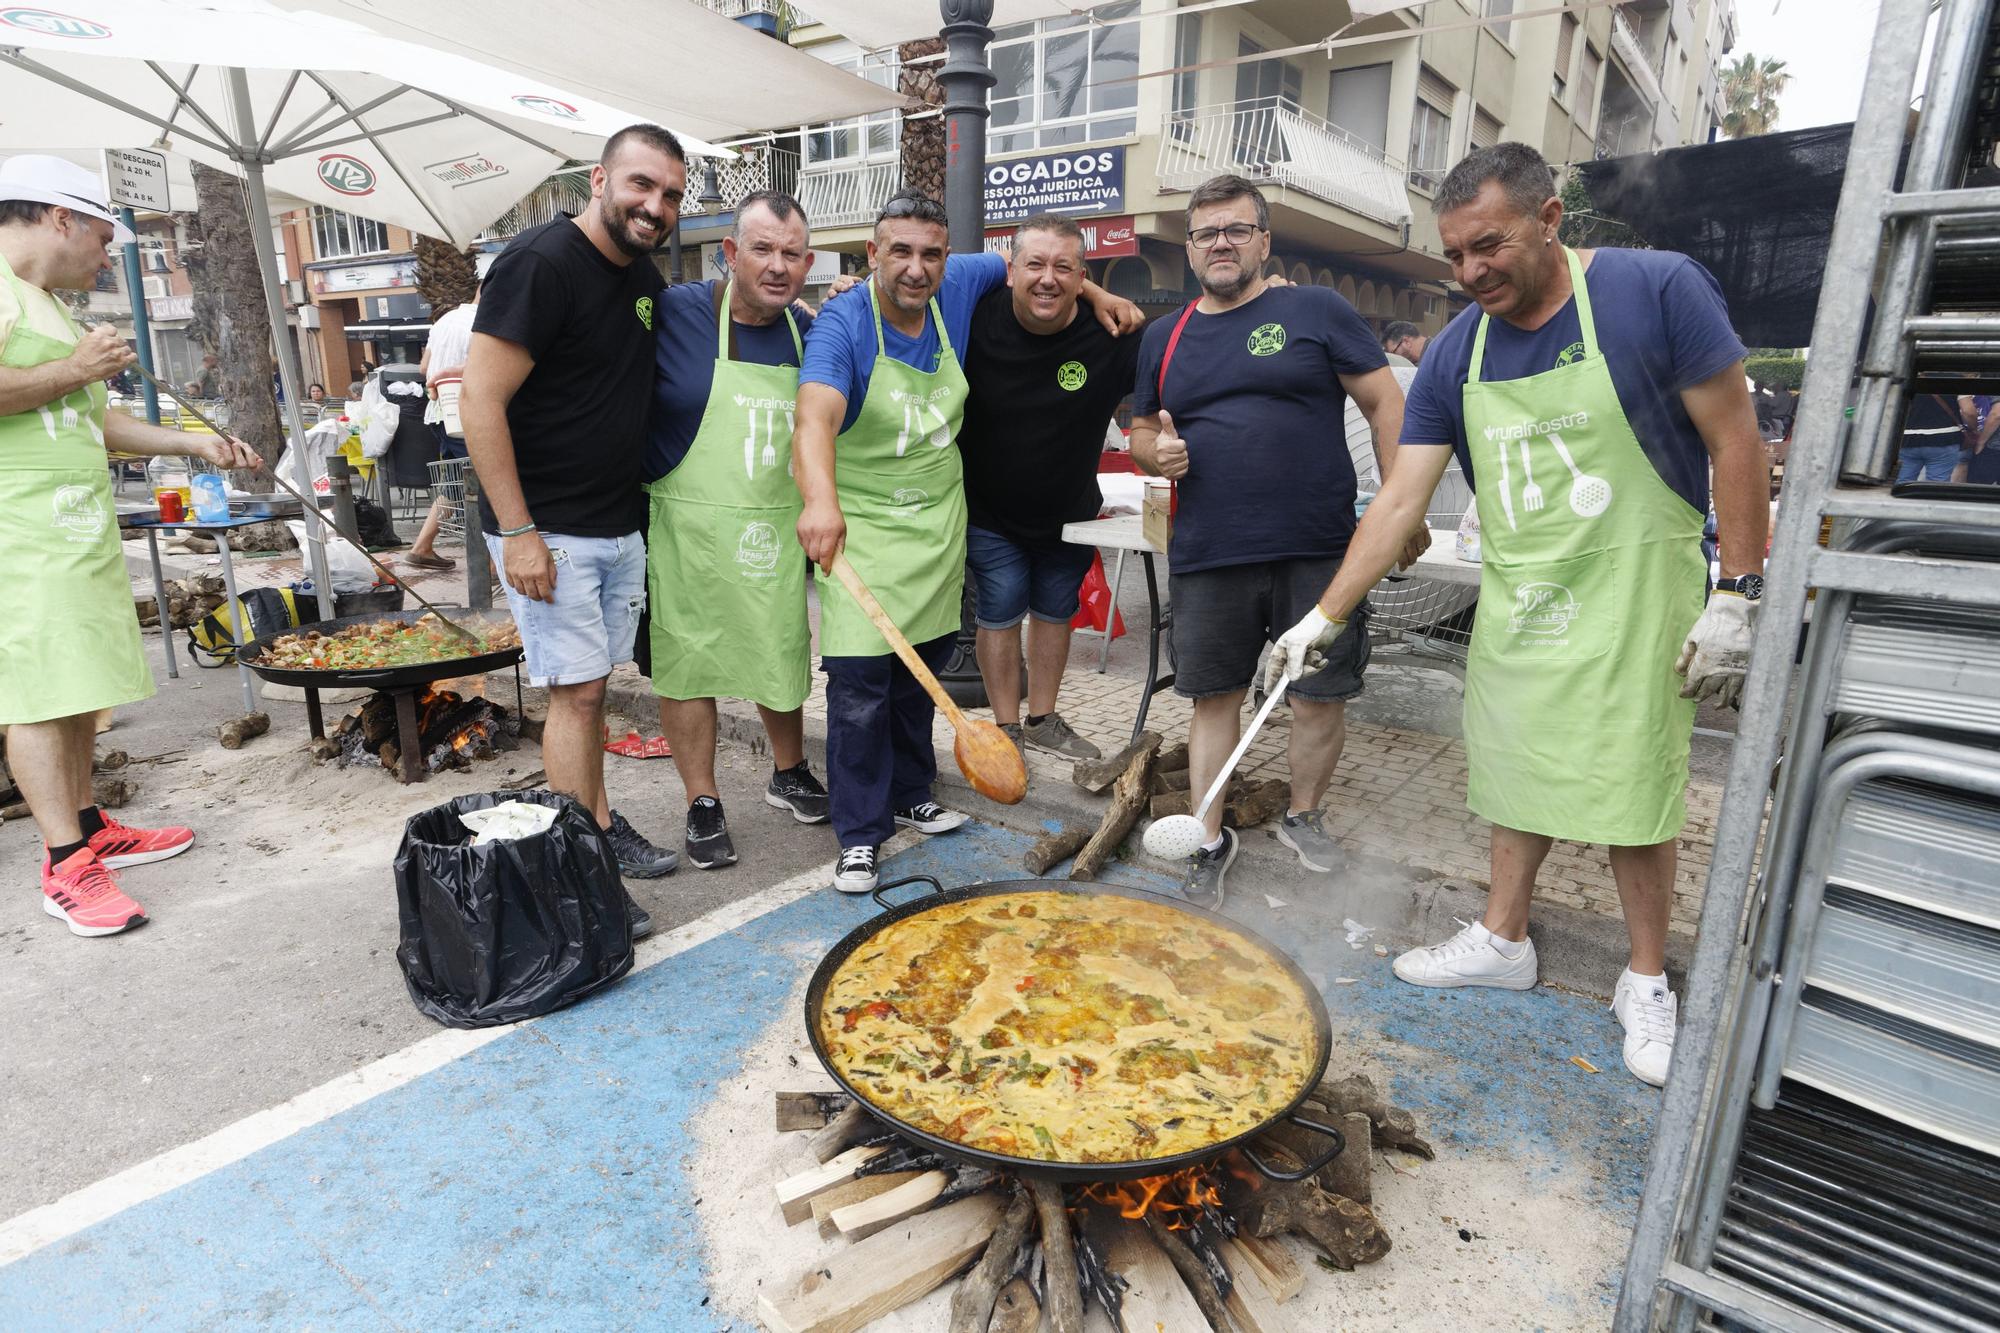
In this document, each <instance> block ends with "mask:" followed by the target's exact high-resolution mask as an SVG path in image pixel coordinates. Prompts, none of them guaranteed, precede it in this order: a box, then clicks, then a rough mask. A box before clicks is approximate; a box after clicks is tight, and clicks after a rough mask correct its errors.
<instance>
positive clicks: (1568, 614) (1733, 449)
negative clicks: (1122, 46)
mask: <svg viewBox="0 0 2000 1333" xmlns="http://www.w3.org/2000/svg"><path fill="white" fill-rule="evenodd" d="M1432 206H1433V208H1435V209H1436V210H1437V213H1438V230H1439V234H1440V235H1441V236H1442V238H1443V240H1444V246H1445V257H1446V258H1447V259H1449V260H1450V261H1451V265H1452V272H1453V276H1454V277H1455V278H1456V279H1457V281H1458V283H1459V285H1460V286H1461V287H1462V288H1464V289H1465V290H1466V291H1467V292H1468V293H1470V294H1471V295H1472V297H1473V299H1474V301H1475V302H1476V303H1477V304H1476V306H1474V307H1473V308H1471V309H1468V310H1466V311H1464V312H1463V313H1461V314H1460V315H1459V316H1458V318H1457V319H1455V320H1453V321H1452V323H1451V325H1450V326H1449V327H1447V328H1446V329H1445V330H1444V332H1442V333H1441V334H1439V335H1438V337H1437V338H1436V340H1435V341H1434V342H1432V344H1431V346H1430V347H1429V349H1428V350H1427V352H1426V353H1425V356H1424V362H1423V366H1422V368H1421V369H1420V370H1419V371H1418V372H1417V378H1416V381H1415V383H1414V384H1413V385H1412V386H1411V388H1410V397H1409V405H1408V409H1407V411H1406V412H1405V414H1404V418H1403V435H1402V445H1403V447H1402V449H1401V450H1400V451H1399V454H1398V457H1399V460H1400V461H1399V466H1398V468H1397V470H1396V471H1395V472H1393V473H1392V474H1391V475H1390V477H1389V480H1388V481H1387V483H1386V484H1385V485H1384V486H1383V488H1382V491H1381V493H1380V494H1378V495H1377V496H1376V497H1375V499H1374V500H1373V501H1372V502H1371V503H1370V504H1369V506H1368V512H1367V514H1366V515H1365V516H1364V517H1363V519H1362V522H1361V525H1360V528H1359V530H1358V531H1357V532H1356V534H1355V538H1354V541H1353V544H1352V546H1351V547H1350V549H1349V551H1348V556H1347V559H1346V560H1345V561H1344V562H1343V563H1342V565H1341V568H1340V572H1339V573H1338V575H1336V577H1335V578H1334V580H1333V582H1332V584H1331V585H1330V586H1329V587H1328V588H1327V589H1326V591H1325V593H1324V594H1323V595H1322V596H1321V597H1320V599H1319V601H1318V603H1317V604H1316V605H1315V606H1314V607H1313V608H1312V609H1311V610H1310V611H1308V612H1307V614H1306V616H1305V617H1304V618H1303V619H1302V620H1301V621H1300V622H1299V624H1298V625H1296V626H1294V627H1293V628H1292V629H1291V630H1289V631H1287V632H1286V634H1285V636H1284V637H1283V638H1282V639H1280V640H1279V650H1280V654H1282V657H1283V660H1282V661H1281V662H1280V663H1278V664H1277V666H1278V667H1279V668H1280V669H1284V670H1297V669H1299V668H1300V667H1301V666H1303V665H1309V664H1310V663H1311V661H1312V660H1313V658H1314V656H1315V655H1316V653H1318V652H1322V651H1326V650H1327V649H1329V648H1334V649H1335V651H1338V649H1337V647H1335V646H1336V645H1338V644H1340V643H1341V642H1342V641H1343V640H1344V639H1350V638H1354V637H1356V636H1355V635H1351V634H1343V632H1342V630H1343V622H1344V621H1345V619H1346V618H1347V617H1348V616H1349V615H1350V614H1351V611H1352V608H1354V607H1356V606H1358V605H1359V604H1360V602H1361V599H1362V597H1363V596H1364V595H1366V593H1367V591H1368V589H1369V588H1371V587H1373V586H1374V585H1375V582H1376V581H1377V580H1378V579H1380V578H1381V577H1382V575H1383V573H1384V572H1385V571H1386V570H1387V569H1388V567H1389V564H1390V562H1391V560H1392V559H1393V558H1394V556H1395V554H1396V552H1397V551H1398V550H1399V549H1400V546H1401V543H1402V539H1403V533H1404V532H1405V531H1407V529H1408V526H1409V525H1410V524H1411V523H1417V522H1422V521H1423V514H1424V510H1425V507H1426V504H1427V502H1428V501H1429V499H1430V494H1431V490H1432V488H1433V487H1434V486H1435V485H1436V484H1437V480H1438V478H1439V477H1440V476H1442V475H1443V473H1444V469H1445V466H1446V464H1447V463H1448V462H1449V460H1450V458H1451V456H1452V453H1453V451H1456V452H1457V454H1458V456H1459V461H1460V463H1461V465H1462V467H1463V470H1464V473H1465V476H1466V478H1467V480H1469V481H1471V482H1472V484H1473V485H1474V487H1475V488H1476V489H1477V491H1478V496H1479V520H1480V536H1481V546H1482V556H1483V567H1482V570H1481V577H1480V598H1479V610H1478V619H1477V621H1476V623H1475V625H1474V629H1473V639H1472V647H1471V652H1470V658H1469V661H1468V664H1467V668H1466V691H1465V748H1466V760H1467V766H1468V770H1469V777H1468V783H1467V786H1468V803H1469V804H1470V805H1471V808H1472V810H1473V812H1474V813H1475V814H1479V815H1481V816H1483V817H1485V818H1487V819H1489V820H1491V821H1492V824H1493V833H1492V843H1493V846H1492V857H1493V867H1492V876H1491V882H1492V889H1491V892H1490V895H1489V897H1488V899H1487V907H1486V912H1485V916H1484V919H1483V920H1481V921H1477V922H1474V923H1473V924H1472V925H1470V926H1467V927H1466V928H1465V929H1464V930H1463V931H1461V932H1459V933H1458V934H1457V935H1455V936H1454V937H1452V938H1451V939H1449V940H1447V941H1445V942H1444V943H1442V944H1439V945H1435V946H1433V947H1430V948H1423V949H1414V950H1411V951H1410V952H1408V953H1406V954H1404V955H1402V956H1401V957H1400V958H1398V959H1397V960H1396V964H1395V971H1396V975H1397V976H1398V977H1400V978H1402V979H1403V980H1404V981H1407V982H1411V983H1413V984H1415V985H1419V986H1447V987H1455V986H1497V987H1501V988H1503V989H1509V990H1526V989H1528V988H1530V987H1532V986H1534V984H1535V982H1536V962H1535V946H1534V944H1533V942H1532V941H1530V940H1529V939H1528V907H1529V902H1530V899H1531V897H1532V895H1533V892H1534V883H1535V875H1536V872H1537V871H1538V870H1539V869H1540V867H1541V864H1542V861H1543V859H1544V858H1545V857H1546V856H1547V854H1548V852H1549V848H1550V846H1551V844H1552V843H1553V841H1554V839H1556V838H1563V839H1566V840H1569V841H1574V842H1595V843H1602V844H1604V845H1606V846H1607V847H1608V848H1609V850H1610V861H1611V871H1612V875H1613V877H1614V878H1615V879H1616V880H1617V884H1618V892H1619V897H1620V899H1621V900H1622V901H1623V903H1624V906H1625V922H1626V930H1627V934H1628V935H1629V937H1630V942H1631V961H1630V964H1629V965H1628V967H1627V969H1626V971H1625V973H1624V974H1623V975H1622V976H1621V977H1620V978H1619V979H1618V983H1617V986H1616V989H1615V998H1616V1002H1615V1005H1614V1012H1615V1013H1616V1014H1617V1016H1618V1019H1619V1021H1620V1023H1622V1024H1623V1025H1624V1027H1625V1033H1626V1036H1625V1042H1624V1055H1625V1064H1626V1067H1627V1068H1628V1069H1629V1070H1631V1072H1632V1073H1633V1074H1634V1076H1636V1077H1638V1078H1640V1079H1642V1080H1644V1081H1645V1082H1648V1083H1652V1084H1655V1085H1658V1084H1660V1083H1661V1082H1663V1081H1664V1079H1665V1077H1666V1073H1667V1067H1668V1063H1669V1061H1670V1059H1671V1057H1672V1055H1673V1044H1674V1033H1675V1024H1676V1004H1675V1000H1674V995H1673V992H1672V990H1671V989H1670V988H1669V986H1668V982H1667V978H1666V976H1665V948H1666V938H1667V922H1668V918H1669V913H1670V909H1671V907H1672V902H1673V884H1674V866H1675V855H1676V849H1677V835H1678V833H1679V831H1680V828H1681V826H1682V824H1683V823H1684V821H1685V819H1686V801H1685V789H1686V785H1687V754H1688V736H1689V733H1690V731H1691V729H1692V725H1693V722H1694V708H1695V703H1694V701H1695V700H1696V699H1697V698H1712V699H1715V700H1717V701H1718V702H1729V701H1730V700H1731V699H1733V698H1734V697H1735V696H1736V695H1738V694H1739V693H1740V691H1741V688H1742V678H1743V673H1744V669H1745V667H1746V666H1747V664H1748V659H1749V649H1750V638H1751V621H1752V611H1753V610H1754V607H1755V605H1756V599H1757V598H1758V597H1759V596H1760V595H1761V594H1762V592H1763V578H1762V575H1761V572H1760V571H1761V570H1762V568H1763V558H1764V541H1765V535H1766V532H1767V530H1768V525H1769V519H1770V511H1769V502H1770V471H1769V466H1768V464H1767V463H1766V461H1765V457H1764V447H1763V441H1762V439H1761V438H1760V437H1759V435H1758V430H1757V418H1756V412H1755V410H1754V408H1753V407H1752V405H1751V402H1750V393H1749V388H1748V386H1747V384H1746V382H1745V380H1744V378H1743V345H1742V343H1741V342H1740V341H1738V339H1737V337H1736V334H1735V332H1734V331H1733V330H1732V329H1731V327H1730V324H1729V312H1728V310H1727V309H1726V308H1725V306H1724V304H1723V300H1722V294H1721V292H1720V290H1719V289H1718V288H1717V286H1716V283H1715V280H1714V279H1713V278H1711V277H1710V276H1709V274H1708V273H1707V272H1706V271H1705V270H1703V269H1702V267H1701V266H1700V265H1698V264H1696V263H1695V262H1693V261H1692V260H1690V259H1688V258H1687V257H1685V256H1683V255H1677V254H1671V253H1668V252H1666V251H1653V250H1643V251H1642V250H1610V249H1600V250H1594V251H1580V252H1579V251H1571V250H1569V249H1568V248H1567V247H1565V246H1563V245H1561V244H1559V243H1558V242H1557V240H1556V232H1557V228H1558V226H1559V225H1560V223H1561V221H1562V204H1561V202H1560V200H1558V199H1557V198H1556V195H1555V178H1554V174H1553V173H1552V172H1551V171H1550V169H1549V166H1548V163H1547V162H1545V161H1544V160H1543V159H1542V157H1541V155H1540V154H1539V153H1537V152H1536V151H1535V150H1534V149H1532V148H1530V147H1528V146H1527V145H1525V144H1518V143H1503V144H1500V145H1497V146H1496V147H1493V148H1484V149H1480V150H1479V151H1477V152H1475V153H1473V154H1471V155H1470V156H1468V157H1467V158H1466V159H1465V160H1464V161H1462V162H1460V163H1459V164H1458V165H1457V166H1456V167H1454V168H1452V170H1451V172H1450V174H1449V175H1448V176H1447V177H1446V178H1445V180H1444V182H1443V183H1442V184H1441V185H1440V186H1439V189H1438V193H1437V195H1436V198H1435V200H1434V202H1433V205H1432ZM1711 475H1712V476H1713V479H1714V492H1715V509H1716V514H1717V518H1718V527H1719V531H1720V536H1721V563H1722V573H1723V576H1724V577H1723V578H1722V580H1721V581H1720V582H1719V583H1718V584H1717V588H1716V591H1717V595H1716V596H1715V597H1714V598H1713V599H1711V600H1709V601H1708V603H1707V606H1706V607H1705V608H1704V606H1703V584H1704V581H1705V578H1706V575H1707V572H1708V571H1707V561H1706V558H1705V557H1704V556H1703V554H1702V552H1701V545H1700V543H1701V535H1702V527H1703V522H1704V520H1705V518H1706V515H1707V513H1708V505H1709V491H1710V478H1711ZM1277 655H1279V654H1274V656H1277Z"/></svg>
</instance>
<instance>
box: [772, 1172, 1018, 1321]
mask: <svg viewBox="0 0 2000 1333" xmlns="http://www.w3.org/2000/svg"><path fill="white" fill-rule="evenodd" d="M1003 1211H1004V1205H1003V1204H1002V1202H1001V1200H1000V1199H999V1197H998V1196H996V1195H993V1194H977V1195H974V1196H973V1197H972V1198H969V1199H960V1200H959V1201H958V1202H957V1203H954V1204H950V1205H948V1206H946V1207H944V1208H939V1209H937V1210H935V1211H933V1212H929V1213H925V1214H924V1215H923V1216H921V1217H917V1218H912V1219H910V1220H909V1221H907V1222H904V1223H902V1224H900V1225H898V1226H894V1227H891V1228H889V1229H888V1230H887V1231H883V1232H879V1233H877V1234H876V1235H873V1236H870V1237H869V1238H868V1239H867V1240H864V1241H862V1242H861V1243H860V1244H858V1245H854V1246H851V1247H849V1248H848V1249H846V1250H844V1251H842V1252H841V1253H839V1254H835V1255H832V1256H830V1257H828V1258H826V1259H824V1260H822V1261H821V1262H819V1263H817V1264H814V1265H813V1266H812V1267H811V1268H808V1269H807V1270H806V1271H805V1272H803V1273H801V1274H799V1276H798V1277H796V1278H794V1279H792V1280H791V1281H790V1282H787V1283H783V1284H782V1285H780V1286H777V1287H775V1288H773V1289H771V1290H768V1291H766V1292H764V1293H763V1294H762V1295H760V1296H759V1297H758V1298H757V1315H758V1318H759V1319H761V1320H762V1321H763V1324H764V1327H765V1328H767V1329H769V1330H771V1333H853V1330H855V1329H859V1328H862V1327H864V1326H865V1325H866V1324H867V1323H868V1322H869V1321H870V1320H873V1319H879V1318H881V1317H882V1316H883V1315H885V1314H888V1313H889V1312H890V1311H891V1310H898V1309H901V1308H902V1307H903V1306H905V1305H908V1304H909V1303H910V1302H911V1301H914V1300H916V1299H917V1298H919V1297H921V1296H924V1295H926V1294H928V1293H930V1292H932V1291H935V1290H936V1289H937V1288H938V1287H940V1286H942V1285H943V1284H944V1283H945V1282H946V1281H947V1280H949V1279H950V1278H951V1277H952V1276H953V1275H954V1274H956V1273H958V1272H960V1271H962V1270H963V1269H964V1268H965V1267H966V1266H967V1265H968V1264H970V1263H971V1262H972V1261H973V1260H974V1259H976V1258H978V1256H979V1252H980V1251H981V1250H982V1249H984V1248H985V1246H986V1243H987V1241H988V1240H989V1239H991V1237H992V1235H993V1231H994V1229H995V1228H996V1227H998V1226H999V1225H1000V1216H1001V1213H1002V1212H1003Z"/></svg>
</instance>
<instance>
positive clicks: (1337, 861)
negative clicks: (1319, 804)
mask: <svg viewBox="0 0 2000 1333" xmlns="http://www.w3.org/2000/svg"><path fill="white" fill-rule="evenodd" d="M1278 841H1279V842H1282V843H1284V844H1285V846H1287V847H1289V848H1291V849H1292V850H1293V851H1295V852H1297V853H1298V854H1299V864H1300V865H1302V866H1304V867H1305V868H1306V869H1307V870H1317V871H1320V872H1321V873H1325V872H1327V871H1332V870H1338V869H1340V868H1341V867H1342V866H1344V865H1346V864H1347V853H1345V852H1343V851H1341V850H1340V844H1339V843H1337V842H1335V841H1334V840H1333V839H1332V838H1331V837H1329V836H1327V831H1326V811H1324V810H1308V811H1306V812H1305V813H1304V814H1302V815H1286V816H1285V818H1284V820H1283V822H1281V823H1280V824H1279V825H1278Z"/></svg>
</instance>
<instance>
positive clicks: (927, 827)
mask: <svg viewBox="0 0 2000 1333" xmlns="http://www.w3.org/2000/svg"><path fill="white" fill-rule="evenodd" d="M970 818H972V816H971V815H967V814H961V813H959V812H958V811H956V810H947V809H945V808H944V807H943V806H941V805H939V804H938V803H937V802H936V801H918V802H917V803H916V804H915V805H906V806H904V807H903V808H902V809H900V810H898V811H897V812H896V822H897V823H898V824H901V825H902V826H903V827H904V828H913V829H915V830H916V831H917V832H919V833H949V832H951V831H952V830H953V829H955V828H957V827H958V826H959V825H961V824H963V823H965V821H966V820H968V819H970Z"/></svg>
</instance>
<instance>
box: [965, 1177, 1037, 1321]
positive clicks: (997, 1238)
mask: <svg viewBox="0 0 2000 1333" xmlns="http://www.w3.org/2000/svg"><path fill="white" fill-rule="evenodd" d="M1034 1220H1035V1200H1034V1197H1033V1196H1032V1195H1030V1194H1029V1193H1028V1192H1027V1191H1026V1190H1017V1191H1015V1194H1014V1198H1013V1201H1012V1202H1010V1203H1009V1204H1008V1205H1007V1212H1006V1215H1005V1216H1003V1217H1002V1218H1001V1219H1000V1226H999V1228H998V1229H997V1230H996V1231H994V1233H993V1239H992V1240H990V1241H988V1242H987V1244H986V1253H985V1254H984V1255H982V1256H980V1259H979V1262H978V1263H977V1264H976V1265H974V1267H973V1269H972V1271H971V1272H970V1273H967V1274H966V1275H965V1278H964V1279H963V1280H962V1281H961V1282H960V1283H959V1284H958V1290H957V1291H954V1292H953V1293H952V1294H951V1327H950V1333H986V1330H987V1329H988V1328H989V1327H990V1326H991V1324H992V1322H993V1306H994V1303H995V1302H996V1301H997V1300H998V1299H999V1297H1000V1288H1001V1287H1002V1286H1003V1285H1004V1284H1006V1283H1007V1279H1008V1276H1009V1275H1010V1274H1011V1273H1013V1271H1014V1259H1015V1256H1016V1255H1018V1254H1019V1253H1020V1252H1021V1246H1022V1244H1023V1243H1024V1242H1025V1241H1026V1240H1027V1239H1028V1228H1029V1226H1030V1225H1032V1224H1033V1222H1034ZM1030 1299H1033V1297H1032V1294H1031V1295H1030ZM1041 1314H1042V1311H1041V1307H1040V1306H1039V1305H1037V1306H1036V1307H1035V1322H1036V1323H1040V1322H1041Z"/></svg>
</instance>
